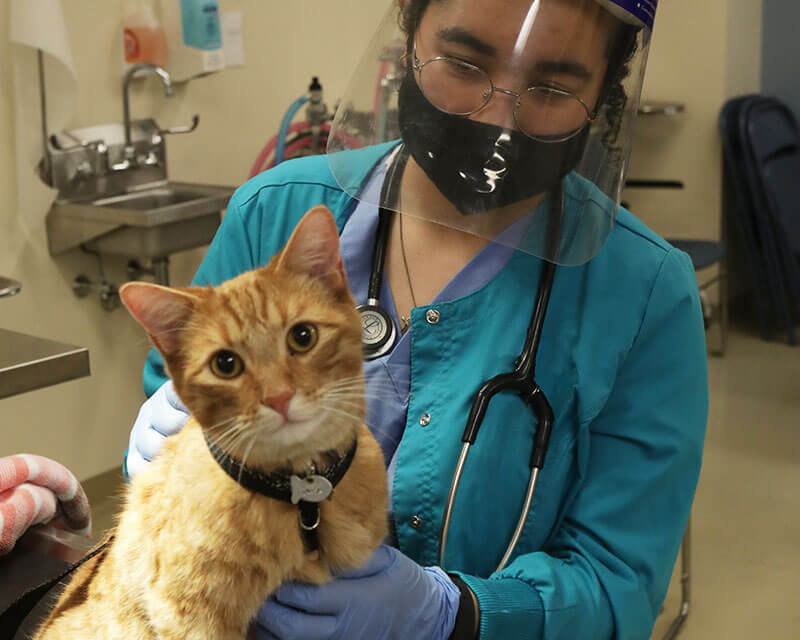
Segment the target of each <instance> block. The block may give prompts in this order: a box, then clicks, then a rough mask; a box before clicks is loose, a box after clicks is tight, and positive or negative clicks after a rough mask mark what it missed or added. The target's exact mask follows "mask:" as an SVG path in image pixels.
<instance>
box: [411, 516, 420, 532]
mask: <svg viewBox="0 0 800 640" xmlns="http://www.w3.org/2000/svg"><path fill="white" fill-rule="evenodd" d="M408 524H410V525H411V528H412V529H419V528H420V527H422V518H420V517H419V516H411V518H409V520H408Z"/></svg>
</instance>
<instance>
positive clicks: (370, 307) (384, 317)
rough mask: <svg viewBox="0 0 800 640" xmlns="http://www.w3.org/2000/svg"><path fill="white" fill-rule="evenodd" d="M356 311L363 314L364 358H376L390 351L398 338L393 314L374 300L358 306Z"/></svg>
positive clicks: (362, 342)
mask: <svg viewBox="0 0 800 640" xmlns="http://www.w3.org/2000/svg"><path fill="white" fill-rule="evenodd" d="M370 302H376V304H370ZM356 311H358V313H359V315H360V316H361V347H362V349H363V352H364V359H365V360H374V359H375V358H380V357H381V356H383V355H385V354H387V353H389V351H391V350H392V347H394V343H395V341H396V339H397V328H396V327H395V325H394V322H393V321H392V318H391V316H390V315H389V314H388V313H387V312H386V311H384V310H383V309H382V308H381V307H379V306H378V305H377V301H373V300H370V301H368V302H367V304H362V305H359V306H357V307H356Z"/></svg>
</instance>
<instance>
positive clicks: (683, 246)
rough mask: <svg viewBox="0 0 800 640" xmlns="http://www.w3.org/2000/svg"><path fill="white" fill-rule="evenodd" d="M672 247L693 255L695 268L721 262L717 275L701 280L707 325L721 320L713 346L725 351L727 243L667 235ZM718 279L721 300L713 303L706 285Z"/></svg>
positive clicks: (719, 352) (721, 352)
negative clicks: (669, 236)
mask: <svg viewBox="0 0 800 640" xmlns="http://www.w3.org/2000/svg"><path fill="white" fill-rule="evenodd" d="M667 242H669V243H670V244H671V245H672V246H673V247H675V248H676V249H680V250H681V251H685V252H686V253H688V254H689V257H690V258H691V259H692V265H693V266H694V270H695V271H703V270H704V269H708V268H710V267H713V266H714V265H718V271H717V275H716V276H714V277H713V278H711V279H709V280H706V281H705V282H703V283H702V284H700V302H701V304H702V305H703V320H704V321H705V325H706V329H708V328H709V327H710V326H711V324H712V323H713V321H714V320H715V319H716V320H718V322H719V334H720V337H719V342H718V344H717V346H716V347H715V348H713V349H711V353H712V354H713V355H715V356H723V355H725V347H726V346H727V343H728V267H727V264H726V260H725V257H726V252H725V245H724V244H723V243H722V242H716V241H714V240H685V239H675V238H673V239H668V240H667ZM715 283H719V303H718V304H717V305H713V304H712V303H711V302H710V301H709V299H708V296H707V294H706V289H708V288H709V287H710V286H711V285H713V284H715Z"/></svg>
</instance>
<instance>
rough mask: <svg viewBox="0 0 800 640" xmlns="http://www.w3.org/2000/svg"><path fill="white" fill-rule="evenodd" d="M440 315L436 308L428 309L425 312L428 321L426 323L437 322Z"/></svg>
mask: <svg viewBox="0 0 800 640" xmlns="http://www.w3.org/2000/svg"><path fill="white" fill-rule="evenodd" d="M441 317H442V316H441V315H440V314H439V312H438V311H437V310H436V309H428V311H427V313H426V314H425V319H426V320H427V321H428V324H436V323H437V322H439V319H440V318H441Z"/></svg>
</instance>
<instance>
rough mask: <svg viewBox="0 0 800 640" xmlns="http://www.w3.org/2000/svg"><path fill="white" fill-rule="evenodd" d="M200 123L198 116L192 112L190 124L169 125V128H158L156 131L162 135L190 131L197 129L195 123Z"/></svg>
mask: <svg viewBox="0 0 800 640" xmlns="http://www.w3.org/2000/svg"><path fill="white" fill-rule="evenodd" d="M199 123H200V116H199V115H197V114H194V115H193V116H192V124H190V125H188V126H183V127H171V128H170V129H159V130H158V133H159V134H161V135H162V136H163V135H167V134H175V133H191V132H192V131H194V130H195V129H197V125H198V124H199Z"/></svg>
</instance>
